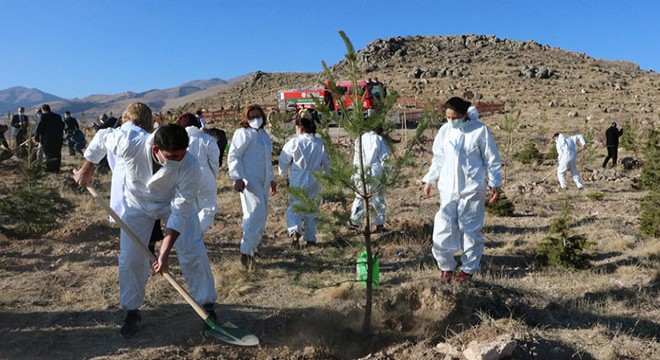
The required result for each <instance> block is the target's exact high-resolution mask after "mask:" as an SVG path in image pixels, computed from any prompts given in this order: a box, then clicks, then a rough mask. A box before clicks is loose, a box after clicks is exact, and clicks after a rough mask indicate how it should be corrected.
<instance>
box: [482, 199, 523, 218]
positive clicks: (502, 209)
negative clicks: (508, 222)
mask: <svg viewBox="0 0 660 360" xmlns="http://www.w3.org/2000/svg"><path fill="white" fill-rule="evenodd" d="M488 200H490V198H488V199H486V212H487V213H488V214H489V215H495V216H513V215H514V212H515V210H516V209H515V206H514V205H513V203H512V202H511V200H509V198H507V197H506V196H505V195H504V194H500V196H499V197H498V198H497V200H496V201H495V202H493V203H492V204H491V203H490V202H489V201H488Z"/></svg>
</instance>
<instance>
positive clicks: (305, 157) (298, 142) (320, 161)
mask: <svg viewBox="0 0 660 360" xmlns="http://www.w3.org/2000/svg"><path fill="white" fill-rule="evenodd" d="M296 133H297V135H296V136H295V137H294V138H292V139H291V140H289V141H288V142H287V143H286V144H284V147H283V148H282V152H281V153H280V158H279V165H278V169H279V174H280V175H282V176H284V177H286V176H287V175H288V176H289V187H292V188H294V187H295V188H300V189H303V190H304V191H305V192H306V194H307V196H308V197H309V198H310V199H313V198H314V197H315V196H316V195H318V193H319V191H320V188H321V187H320V185H319V183H318V181H316V179H315V178H314V173H318V172H325V173H327V172H329V171H330V160H328V156H327V155H326V153H325V148H324V146H323V141H322V140H321V139H320V138H317V137H316V136H315V134H316V123H315V119H314V114H313V113H312V112H311V111H309V110H307V109H303V110H301V111H300V112H299V113H298V115H297V116H296ZM289 171H290V174H289ZM298 203H300V200H298V199H296V198H294V197H293V196H290V197H289V207H288V208H287V209H286V226H287V232H288V233H289V236H290V237H292V238H293V245H294V246H297V245H298V242H299V239H300V234H301V231H302V229H303V220H304V223H305V226H304V233H303V234H302V238H303V240H305V241H306V243H307V245H314V244H316V215H315V214H299V213H296V211H295V210H294V207H295V206H296V204H298ZM317 210H318V209H317Z"/></svg>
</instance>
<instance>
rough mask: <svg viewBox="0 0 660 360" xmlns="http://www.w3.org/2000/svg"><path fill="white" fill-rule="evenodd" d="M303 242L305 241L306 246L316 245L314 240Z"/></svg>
mask: <svg viewBox="0 0 660 360" xmlns="http://www.w3.org/2000/svg"><path fill="white" fill-rule="evenodd" d="M305 243H307V245H306V246H307V247H314V246H316V241H305Z"/></svg>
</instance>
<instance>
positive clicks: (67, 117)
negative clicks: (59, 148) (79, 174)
mask: <svg viewBox="0 0 660 360" xmlns="http://www.w3.org/2000/svg"><path fill="white" fill-rule="evenodd" d="M76 130H78V131H80V125H79V124H78V120H76V118H74V117H73V116H71V113H70V112H68V111H65V112H64V132H65V133H66V139H67V145H68V146H69V155H71V156H74V155H76V141H75V138H76V137H75V136H74V134H76ZM80 149H81V148H80V147H79V148H78V150H80Z"/></svg>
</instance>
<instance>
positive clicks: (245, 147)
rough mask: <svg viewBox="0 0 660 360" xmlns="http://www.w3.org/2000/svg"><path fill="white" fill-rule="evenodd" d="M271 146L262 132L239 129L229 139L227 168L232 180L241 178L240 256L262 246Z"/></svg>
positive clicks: (271, 179) (253, 251) (271, 177)
mask: <svg viewBox="0 0 660 360" xmlns="http://www.w3.org/2000/svg"><path fill="white" fill-rule="evenodd" d="M272 153H273V143H272V141H271V139H270V136H268V134H267V133H266V131H265V130H264V129H260V130H256V129H253V128H240V129H238V130H236V132H235V133H234V136H232V139H231V145H230V147H229V153H228V154H227V168H228V170H229V177H230V178H231V179H232V180H239V179H242V180H243V181H244V182H245V189H244V190H243V192H241V207H242V208H243V239H242V240H241V250H240V251H241V254H244V255H249V256H254V254H256V253H257V248H258V247H259V244H260V243H261V237H262V235H263V232H264V228H265V227H266V220H267V217H268V200H269V196H270V195H269V190H270V182H271V181H273V180H275V175H274V173H273V162H272V159H271V157H272Z"/></svg>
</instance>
